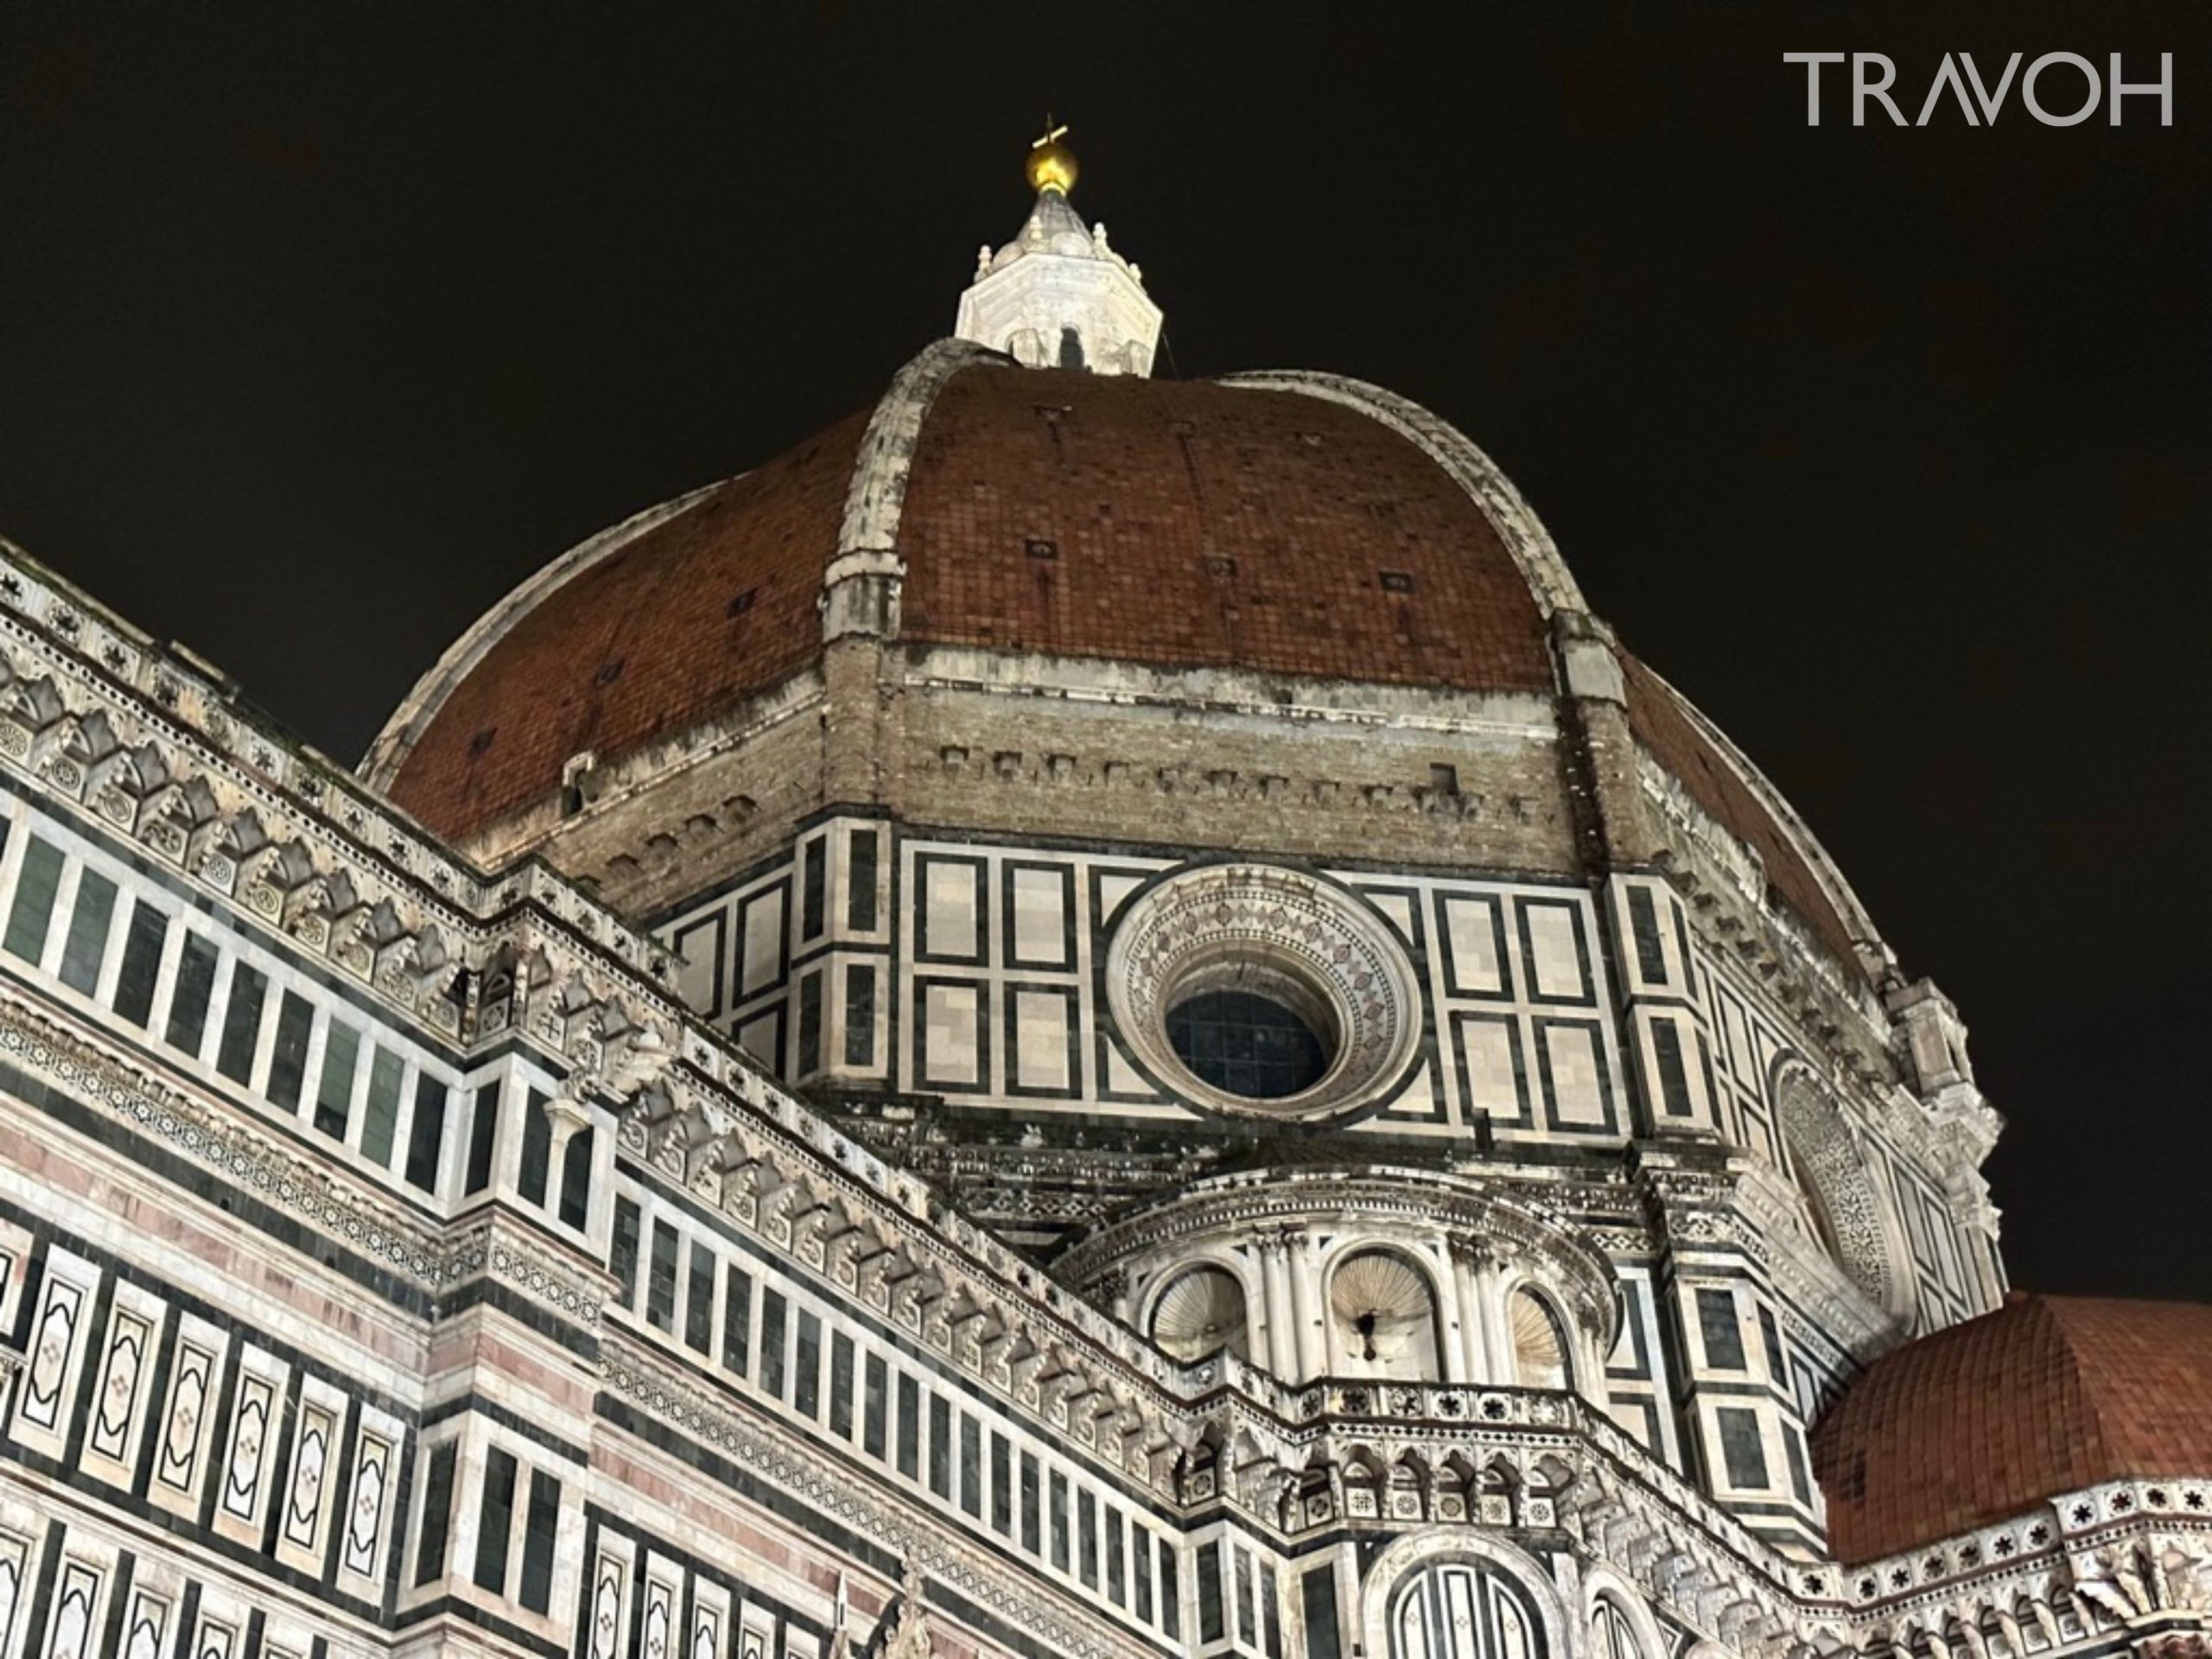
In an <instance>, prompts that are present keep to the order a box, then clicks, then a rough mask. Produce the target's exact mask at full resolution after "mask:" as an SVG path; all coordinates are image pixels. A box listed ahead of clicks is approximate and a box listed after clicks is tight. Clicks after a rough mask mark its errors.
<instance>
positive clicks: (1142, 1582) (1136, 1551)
mask: <svg viewBox="0 0 2212 1659" xmlns="http://www.w3.org/2000/svg"><path fill="white" fill-rule="evenodd" d="M1129 1566H1130V1567H1131V1568H1133V1569H1134V1570H1133V1571H1132V1572H1131V1573H1130V1575H1129V1576H1130V1578H1131V1579H1132V1580H1134V1583H1133V1584H1132V1586H1131V1587H1132V1588H1133V1589H1134V1590H1135V1595H1133V1596H1132V1597H1131V1598H1130V1599H1129V1611H1132V1612H1134V1613H1135V1615H1136V1616H1137V1617H1138V1618H1140V1619H1142V1620H1143V1621H1144V1622H1145V1623H1146V1624H1151V1623H1152V1539H1151V1536H1150V1535H1148V1534H1147V1532H1146V1531H1145V1530H1144V1529H1143V1528H1141V1527H1132V1528H1130V1529H1129Z"/></svg>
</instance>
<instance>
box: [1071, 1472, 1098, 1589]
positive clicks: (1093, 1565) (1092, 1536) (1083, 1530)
mask: <svg viewBox="0 0 2212 1659" xmlns="http://www.w3.org/2000/svg"><path fill="white" fill-rule="evenodd" d="M1075 1535H1076V1536H1075V1546H1076V1547H1075V1567H1076V1576H1077V1578H1079V1579H1081V1580H1083V1581H1084V1584H1085V1585H1086V1586H1088V1587H1090V1589H1093V1590H1096V1588H1097V1587H1098V1500H1097V1499H1096V1498H1094V1497H1091V1495H1090V1493H1089V1492H1077V1494H1076V1501H1075Z"/></svg>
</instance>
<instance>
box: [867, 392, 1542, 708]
mask: <svg viewBox="0 0 2212 1659" xmlns="http://www.w3.org/2000/svg"><path fill="white" fill-rule="evenodd" d="M899 552H900V553H901V555H902V556H904V557H905V559H906V567H907V575H906V590H905V594H904V606H905V620H904V623H903V625H902V632H903V633H904V634H905V635H906V637H908V638H911V639H920V640H927V641H931V642H936V643H941V644H957V645H980V646H984V647H988V648H992V649H997V650H1007V651H1034V652H1051V653H1055V654H1060V655H1067V656H1078V657H1103V658H1116V659H1118V660H1121V661H1124V662H1133V663H1145V664H1156V665H1160V666H1164V667H1210V666H1219V667H1238V668H1245V669H1254V670H1259V671H1263V672H1273V673H1280V674H1297V675H1311V676H1317V677H1326V678H1341V679H1353V680H1364V681H1370V682H1382V683H1391V684H1420V685H1433V686H1444V687H1451V688H1454V689H1459V690H1510V691H1533V692H1537V693H1540V694H1544V695H1548V694H1549V693H1550V691H1551V690H1552V689H1553V674H1552V665H1551V659H1550V656H1549V652H1548V645H1547V635H1546V632H1545V628H1544V626H1543V621H1542V618H1541V614H1540V613H1539V612H1538V610H1537V607H1536V603H1535V600H1534V599H1533V598H1532V597H1531V596H1530V594H1529V587H1528V583H1527V582H1525V581H1524V580H1523V579H1522V575H1521V573H1520V570H1519V569H1518V568H1517V567H1516V565H1515V563H1514V562H1513V559H1512V556H1511V555H1510V553H1508V552H1507V550H1506V549H1505V547H1504V545H1503V543H1501V542H1500V541H1499V539H1498V537H1497V531H1494V530H1493V529H1492V528H1491V524H1490V522H1489V520H1488V519H1486V518H1484V516H1483V514H1482V512H1481V511H1480V510H1479V509H1478V507H1477V506H1476V505H1475V504H1474V503H1473V502H1472V501H1471V499H1469V498H1468V497H1467V495H1466V493H1465V492H1464V491H1462V490H1461V489H1460V488H1459V486H1457V485H1456V484H1454V483H1453V482H1452V480H1451V479H1450V478H1448V477H1447V476H1446V474H1445V473H1444V472H1443V471H1442V470H1441V469H1440V467H1437V466H1436V465H1435V463H1434V462H1433V461H1430V460H1429V458H1428V457H1427V455H1426V454H1423V453H1422V452H1421V450H1420V449H1419V448H1416V447H1415V446H1414V444H1413V443H1411V442H1408V440H1406V439H1404V438H1402V437H1400V436H1399V435H1397V434H1396V433H1395V432H1393V431H1391V430H1390V429H1389V428H1387V427H1385V426H1383V425H1381V424H1380V423H1377V422H1376V421H1373V420H1371V419H1370V418H1368V417H1367V416H1364V415H1362V414H1360V413H1358V412H1357V411H1356V410H1350V409H1346V408H1344V407H1342V406H1339V405H1338V404H1329V403H1324V402H1322V401H1321V400H1319V399H1318V398H1313V397H1304V396H1301V395H1300V394H1297V393H1292V392H1285V391H1262V390H1260V389H1257V388H1253V387H1237V386H1226V385H1215V384H1213V383H1211V382H1208V381H1175V380H1147V379H1141V378H1133V377H1127V376H1122V377H1106V376H1096V375H1087V374H1083V373H1080V372H1073V371H1061V370H1032V371H1008V370H1004V369H997V368H988V367H976V368H969V369H966V370H963V371H962V372H960V373H958V374H957V375H956V376H954V377H953V378H952V379H951V380H950V382H949V383H948V384H947V385H946V386H945V387H944V391H942V392H941V393H939V395H938V399H937V403H936V404H935V406H934V407H933V408H932V409H931V411H930V416H929V419H928V421H927V422H926V423H925V425H924V427H923V429H922V435H921V440H920V442H919V444H918V448H917V451H916V454H915V457H914V463H913V470H912V476H911V479H910V481H909V483H908V486H907V493H906V512H905V516H904V518H903V519H902V521H901V524H900V528H899Z"/></svg>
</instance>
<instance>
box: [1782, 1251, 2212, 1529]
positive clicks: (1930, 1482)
mask: <svg viewBox="0 0 2212 1659" xmlns="http://www.w3.org/2000/svg"><path fill="white" fill-rule="evenodd" d="M1813 1463H1814V1468H1815V1471H1816V1472H1817V1473H1818V1475H1819V1477H1820V1481H1821V1489H1822V1490H1823V1491H1825V1492H1826V1493H1827V1503H1828V1535H1829V1540H1830V1542H1831V1543H1832V1544H1833V1546H1834V1550H1835V1553H1836V1554H1837V1556H1838V1557H1839V1558H1840V1559H1841V1560H1849V1561H1864V1560H1873V1559H1875V1558H1877V1557H1878V1556H1883V1555H1890V1554H1897V1552H1899V1551H1901V1550H1907V1549H1913V1548H1918V1547H1919V1546H1921V1545H1923V1544H1926V1543H1931V1542H1933V1541H1936V1540H1937V1539H1941V1538H1948V1537H1953V1536H1955V1535H1958V1534H1960V1533H1962V1532H1967V1531H1971V1530H1972V1529H1974V1528H1976V1527H1982V1526H1988V1525H1990V1524H1992V1523H1993V1522H1999V1521H2004V1520H2008V1519H2011V1518H2012V1517H2013V1516H2018V1515H2021V1514H2024V1513H2025V1512H2026V1511H2028V1510H2032V1509H2034V1508H2035V1507H2036V1506H2037V1504H2038V1503H2044V1502H2045V1501H2046V1500H2048V1499H2050V1498H2052V1497H2057V1496H2059V1495H2061V1494H2063V1493H2066V1492H2071V1491H2080V1490H2081V1489H2082V1488H2083V1487H2086V1486H2094V1485H2096V1484H2099V1483H2100V1482H2102V1481H2108V1480H2119V1479H2124V1478H2154V1477H2155V1478H2178V1477H2183V1476H2199V1477H2203V1476H2212V1306H2199V1305H2197V1304H2195V1303H2189V1302H2131V1301H2115V1300H2096V1299H2090V1298H2083V1297H2070V1296H2069V1297H2058V1296H2027V1295H2022V1294H2018V1293H2015V1294H2014V1296H2013V1298H2012V1300H2010V1301H2008V1302H2006V1304H2005V1306H2003V1307H2000V1308H1999V1309H1998V1310H1997V1311H1996V1312H1995V1313H1985V1314H1983V1315H1982V1316H1981V1317H1980V1319H1969V1320H1967V1322H1966V1323H1965V1324H1963V1325H1953V1326H1951V1327H1950V1328H1949V1329H1948V1330H1944V1331H1939V1332H1936V1333H1935V1334H1934V1335H1932V1336H1927V1337H1923V1338H1920V1339H1919V1340H1918V1341H1916V1342H1910V1343H1908V1344H1905V1345H1904V1347H1902V1348H1899V1349H1897V1350H1895V1351H1892V1352H1891V1353H1889V1354H1886V1355H1885V1356H1884V1357H1882V1358H1880V1359H1878V1360H1877V1361H1876V1362H1875V1363H1874V1364H1873V1365H1872V1368H1871V1369H1869V1370H1868V1371H1867V1372H1866V1376H1863V1377H1861V1378H1860V1379H1859V1381H1858V1383H1855V1384H1854V1385H1853V1387H1852V1389H1851V1391H1850V1392H1849V1393H1848V1394H1847V1395H1844V1397H1843V1399H1842V1400H1841V1401H1840V1402H1839V1403H1838V1404H1837V1405H1836V1407H1835V1408H1834V1410H1832V1411H1830V1412H1829V1413H1828V1414H1827V1416H1826V1417H1825V1418H1823V1419H1822V1420H1821V1423H1820V1425H1819V1427H1817V1428H1816V1429H1815V1431H1814V1434H1813Z"/></svg>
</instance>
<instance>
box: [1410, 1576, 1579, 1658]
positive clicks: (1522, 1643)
mask: <svg viewBox="0 0 2212 1659" xmlns="http://www.w3.org/2000/svg"><path fill="white" fill-rule="evenodd" d="M1390 1659H1544V1641H1543V1636H1542V1634H1541V1627H1540V1626H1539V1625H1538V1624H1537V1623H1536V1616H1535V1611H1534V1610H1533V1609H1532V1608H1530V1606H1529V1600H1528V1598H1527V1597H1526V1596H1525V1595H1524V1594H1523V1593H1522V1591H1521V1589H1520V1587H1519V1586H1517V1585H1516V1584H1514V1583H1513V1581H1512V1580H1510V1579H1508V1578H1507V1577H1506V1576H1505V1575H1504V1574H1503V1573H1500V1572H1498V1571H1497V1569H1496V1568H1495V1567H1488V1566H1485V1565H1482V1564H1480V1563H1474V1562H1460V1561H1452V1562H1447V1563H1445V1564H1443V1565H1440V1566H1437V1567H1426V1568H1424V1569H1422V1570H1421V1571H1420V1572H1418V1573H1412V1574H1410V1575H1408V1578H1407V1579H1406V1580H1405V1581H1404V1582H1403V1583H1402V1584H1401V1585H1400V1586H1398V1588H1397V1591H1396V1592H1395V1599H1394V1605H1393V1606H1392V1608H1391V1614H1390Z"/></svg>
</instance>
